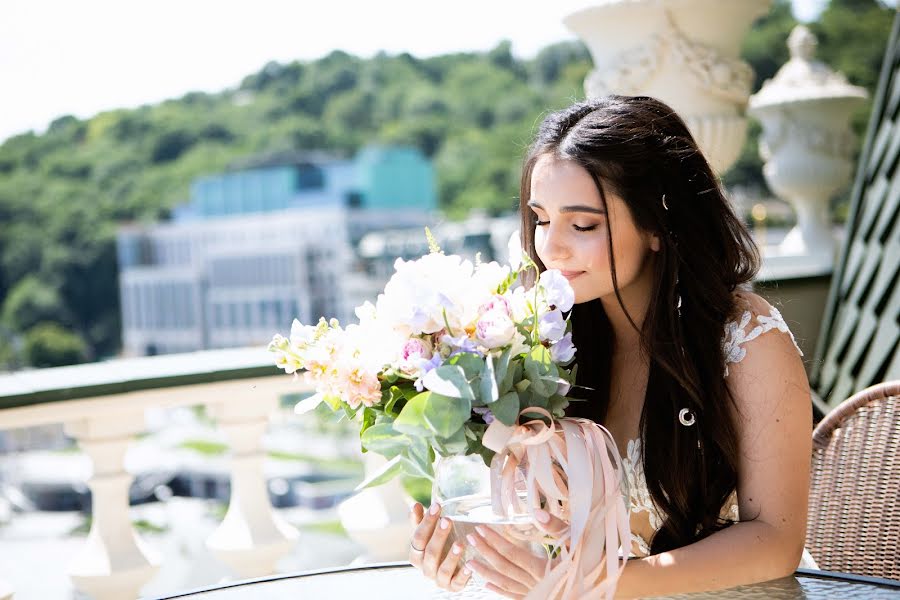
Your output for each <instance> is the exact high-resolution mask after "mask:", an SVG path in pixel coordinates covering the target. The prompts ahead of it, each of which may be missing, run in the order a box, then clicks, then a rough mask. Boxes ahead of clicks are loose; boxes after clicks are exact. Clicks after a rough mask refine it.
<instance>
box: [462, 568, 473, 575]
mask: <svg viewBox="0 0 900 600" xmlns="http://www.w3.org/2000/svg"><path fill="white" fill-rule="evenodd" d="M471 574H472V571H471V570H470V569H469V567H463V575H471Z"/></svg>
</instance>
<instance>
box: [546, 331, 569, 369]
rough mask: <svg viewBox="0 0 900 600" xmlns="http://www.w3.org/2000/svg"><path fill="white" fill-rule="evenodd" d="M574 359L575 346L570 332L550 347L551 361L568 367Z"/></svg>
mask: <svg viewBox="0 0 900 600" xmlns="http://www.w3.org/2000/svg"><path fill="white" fill-rule="evenodd" d="M573 358H575V344H573V343H572V334H571V332H570V333H567V334H566V335H564V336H563V337H562V339H561V340H559V341H558V342H556V343H555V344H553V345H552V346H550V359H551V360H552V361H553V362H555V363H556V364H558V365H567V364H569V363H570V362H572V359H573Z"/></svg>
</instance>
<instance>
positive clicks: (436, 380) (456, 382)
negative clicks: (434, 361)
mask: <svg viewBox="0 0 900 600" xmlns="http://www.w3.org/2000/svg"><path fill="white" fill-rule="evenodd" d="M422 383H424V384H425V387H426V388H428V389H429V390H431V391H432V392H435V393H437V394H440V395H442V396H447V397H449V398H461V399H464V400H468V401H469V402H470V403H471V402H472V400H474V399H475V393H474V392H473V391H472V387H471V386H470V385H469V382H468V380H467V379H466V373H465V371H464V370H463V368H462V367H461V366H459V365H441V366H440V367H437V368H436V369H432V370H431V371H429V372H428V373H427V374H426V375H425V377H424V378H423V379H422Z"/></svg>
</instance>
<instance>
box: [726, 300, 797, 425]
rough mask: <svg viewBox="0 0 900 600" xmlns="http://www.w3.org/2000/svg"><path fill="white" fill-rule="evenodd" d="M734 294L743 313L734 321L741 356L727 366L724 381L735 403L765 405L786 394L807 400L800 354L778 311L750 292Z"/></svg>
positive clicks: (786, 395)
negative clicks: (738, 329)
mask: <svg viewBox="0 0 900 600" xmlns="http://www.w3.org/2000/svg"><path fill="white" fill-rule="evenodd" d="M735 296H736V299H737V304H738V305H739V307H740V308H739V314H743V315H744V316H743V318H740V317H739V319H740V322H735V325H736V326H737V327H739V328H740V331H735V333H736V339H735V340H734V341H735V342H736V343H738V344H739V345H740V349H739V352H738V354H739V356H740V359H739V360H737V361H734V362H733V363H732V364H729V365H728V375H727V376H726V381H727V383H728V387H729V388H730V389H731V391H732V393H733V394H734V396H735V399H736V400H737V401H738V404H739V405H742V404H743V405H745V404H747V403H752V404H755V405H757V407H758V406H759V405H760V404H762V405H763V406H765V405H767V404H769V403H770V402H774V401H783V400H785V399H786V397H789V396H794V397H796V398H798V399H802V401H803V402H808V399H809V381H808V379H807V377H806V370H805V368H804V366H803V360H802V356H803V353H802V351H801V350H800V348H799V347H798V346H797V343H796V341H795V340H794V336H793V334H792V333H791V331H790V329H789V328H788V326H787V324H786V323H785V321H784V319H783V318H782V317H781V314H780V313H779V311H778V310H777V309H776V308H775V307H774V306H772V305H771V304H770V303H769V302H768V301H767V300H766V299H765V298H763V297H762V296H760V295H758V294H755V293H753V292H746V291H742V292H737V293H736V294H735ZM741 325H743V327H740V326H741ZM770 408H771V406H770Z"/></svg>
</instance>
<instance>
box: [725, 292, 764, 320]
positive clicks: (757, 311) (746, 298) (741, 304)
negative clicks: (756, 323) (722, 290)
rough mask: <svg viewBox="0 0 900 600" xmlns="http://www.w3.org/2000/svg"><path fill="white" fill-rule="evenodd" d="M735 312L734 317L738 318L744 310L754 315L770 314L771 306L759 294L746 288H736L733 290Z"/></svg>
mask: <svg viewBox="0 0 900 600" xmlns="http://www.w3.org/2000/svg"><path fill="white" fill-rule="evenodd" d="M733 295H734V300H735V314H734V317H735V318H737V319H740V317H741V315H743V313H745V312H748V311H749V312H750V313H751V314H754V315H767V316H768V315H771V314H772V308H773V306H772V305H771V304H769V302H768V301H767V300H766V299H765V298H763V297H762V296H760V295H759V294H757V293H755V292H751V291H747V290H736V291H735V292H734V294H733Z"/></svg>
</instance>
